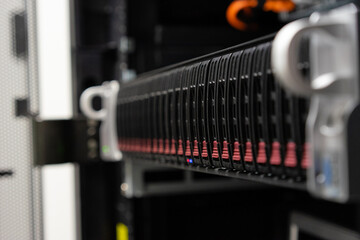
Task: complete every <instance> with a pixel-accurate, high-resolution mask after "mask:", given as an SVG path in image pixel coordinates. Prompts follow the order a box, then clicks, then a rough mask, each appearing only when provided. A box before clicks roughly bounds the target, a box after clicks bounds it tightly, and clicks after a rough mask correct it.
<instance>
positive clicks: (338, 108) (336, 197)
mask: <svg viewBox="0 0 360 240" xmlns="http://www.w3.org/2000/svg"><path fill="white" fill-rule="evenodd" d="M305 36H306V37H309V39H310V80H308V79H305V78H304V77H303V76H302V75H301V73H300V72H299V70H298V68H297V64H298V59H299V49H300V43H301V39H302V38H303V37H305ZM358 45H359V40H358V9H357V7H356V6H355V5H353V4H348V5H346V6H343V7H340V8H337V9H334V10H331V11H329V12H323V13H313V14H312V15H311V16H310V18H308V19H307V18H306V19H300V20H297V21H294V22H292V23H290V24H288V25H286V26H285V27H284V28H282V29H281V30H280V32H279V33H278V34H277V36H276V37H275V40H274V42H273V48H272V59H271V61H272V65H273V71H274V74H275V77H276V79H277V80H278V81H279V82H280V83H281V84H282V85H283V86H284V87H285V88H286V89H288V90H289V91H291V92H292V93H294V94H296V95H302V96H305V97H308V98H310V111H309V115H308V119H307V123H306V138H307V139H306V141H307V142H308V143H310V166H309V169H308V171H307V178H308V181H307V187H308V190H309V191H310V192H311V193H312V194H313V195H316V196H319V197H322V198H325V199H329V200H333V201H338V202H346V201H348V200H349V156H348V148H347V146H348V142H347V139H348V137H347V136H348V134H347V131H348V129H347V123H348V119H349V116H350V114H351V113H352V112H353V110H354V109H355V107H356V106H357V104H358V103H359V76H358V75H359V74H358V66H359V60H358Z"/></svg>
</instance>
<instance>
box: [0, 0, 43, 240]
mask: <svg viewBox="0 0 360 240" xmlns="http://www.w3.org/2000/svg"><path fill="white" fill-rule="evenodd" d="M26 4H27V5H28V6H32V5H33V4H34V2H30V1H29V2H26V1H24V0H1V1H0V6H1V7H0V33H1V34H0V81H1V88H0V109H1V111H0V154H1V155H0V171H2V172H3V173H4V172H5V173H6V172H8V173H9V174H7V175H6V174H5V175H3V176H1V177H0V239H9V240H10V239H41V230H40V229H41V228H40V225H41V224H40V222H41V221H40V220H41V217H40V216H41V214H40V213H41V211H40V209H41V208H40V207H39V206H40V204H41V202H40V201H39V199H40V198H39V196H40V195H39V193H40V184H39V183H40V178H39V176H40V175H39V172H38V170H36V169H34V168H33V167H32V162H33V160H32V157H33V153H32V131H31V129H32V128H31V120H30V119H29V118H27V117H17V116H16V104H15V102H16V100H17V99H18V100H19V99H26V98H28V97H29V84H28V83H29V81H35V79H34V74H33V73H32V72H34V71H33V69H35V65H36V63H35V62H34V59H35V58H34V56H33V55H31V54H32V52H33V51H34V49H33V46H34V39H33V36H34V35H33V31H34V29H30V31H31V34H30V39H31V43H30V50H31V51H30V58H29V54H27V53H26V52H25V53H23V54H16V49H15V45H16V44H15V33H14V26H15V22H14V19H15V18H14V16H15V15H16V14H18V15H19V16H24V17H25V19H26V15H25V10H26ZM32 14H33V12H29V15H31V16H32V17H33V15H32ZM32 19H33V18H31V19H30V21H32ZM26 24H27V23H26V22H25V25H26ZM24 34H25V36H27V37H29V36H28V33H27V32H26V31H25V33H24ZM29 59H32V61H29ZM29 63H31V64H30V65H29ZM29 66H30V68H29ZM35 104H36V102H35ZM11 172H12V175H11Z"/></svg>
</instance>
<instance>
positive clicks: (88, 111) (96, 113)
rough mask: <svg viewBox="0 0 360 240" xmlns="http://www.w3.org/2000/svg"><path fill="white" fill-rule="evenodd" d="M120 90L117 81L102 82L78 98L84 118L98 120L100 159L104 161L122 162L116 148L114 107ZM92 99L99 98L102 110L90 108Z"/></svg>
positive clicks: (120, 154)
mask: <svg viewBox="0 0 360 240" xmlns="http://www.w3.org/2000/svg"><path fill="white" fill-rule="evenodd" d="M119 90H120V84H119V82H118V81H115V80H114V81H111V82H104V83H103V84H102V85H101V86H96V87H90V88H88V89H86V90H85V91H84V92H83V93H82V94H81V97H80V109H81V111H82V112H83V113H84V114H85V116H86V117H88V118H90V119H93V120H100V121H101V126H100V157H101V158H102V159H103V160H105V161H119V160H122V153H121V151H120V150H119V148H118V144H117V142H118V139H117V122H116V106H117V98H118V94H119ZM94 97H101V100H102V108H101V109H100V110H95V109H94V108H93V106H92V101H93V99H94Z"/></svg>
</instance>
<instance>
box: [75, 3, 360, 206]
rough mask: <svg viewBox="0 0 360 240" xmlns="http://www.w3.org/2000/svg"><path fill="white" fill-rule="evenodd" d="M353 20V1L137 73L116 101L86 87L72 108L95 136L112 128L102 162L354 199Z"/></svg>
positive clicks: (113, 91)
mask: <svg viewBox="0 0 360 240" xmlns="http://www.w3.org/2000/svg"><path fill="white" fill-rule="evenodd" d="M357 23H358V9H357V7H356V6H355V5H354V4H348V5H345V6H342V7H338V8H336V9H332V10H327V11H324V12H315V13H314V14H312V15H311V16H310V17H309V18H305V19H300V20H296V21H294V22H292V23H290V24H288V25H286V26H285V27H284V28H282V29H281V30H280V31H279V32H278V33H277V34H276V36H275V35H270V36H267V37H263V38H260V39H257V40H254V41H251V42H248V43H245V44H241V45H238V46H235V47H232V48H229V49H226V50H223V51H219V52H216V53H213V54H209V55H206V56H203V57H200V58H196V59H193V60H190V61H186V62H183V63H180V64H175V65H172V66H169V67H165V68H162V69H160V70H156V71H153V72H149V73H145V74H142V75H140V76H139V77H138V78H137V79H136V80H134V81H132V82H129V83H126V84H123V85H122V86H121V90H120V93H119V95H118V98H116V94H117V91H116V89H117V88H118V83H117V82H116V81H113V82H111V83H107V84H105V87H98V88H96V87H95V88H90V89H88V90H87V91H86V92H85V93H84V95H83V97H82V100H81V102H82V104H81V105H82V106H83V110H84V112H85V114H87V115H88V116H90V117H93V118H97V119H102V120H103V121H104V122H105V123H104V124H103V125H104V126H107V127H104V129H105V130H104V132H106V131H107V132H111V134H112V135H113V134H114V133H115V131H116V130H115V129H117V141H110V142H111V144H112V145H111V146H110V145H109V146H108V145H106V144H105V145H104V146H103V152H102V156H103V157H104V158H108V159H112V160H116V159H119V158H118V157H116V155H119V153H120V152H123V153H124V156H125V158H129V159H139V158H140V159H146V160H152V161H155V162H157V163H161V164H165V165H173V166H176V167H180V168H187V169H194V170H199V171H205V172H211V173H216V174H223V175H231V176H238V177H242V178H247V179H252V180H259V181H262V182H268V183H275V182H277V183H278V184H281V185H286V186H288V187H299V186H300V187H301V186H304V185H305V184H304V183H306V185H307V188H308V189H309V190H310V191H311V192H312V193H313V194H315V195H318V196H320V197H323V198H326V199H332V200H336V201H341V202H344V201H347V200H349V199H350V197H356V196H358V193H359V191H358V189H357V188H356V182H357V180H358V179H357V176H358V174H357V169H359V167H360V166H358V163H357V162H358V161H357V157H358V156H359V152H358V149H359V148H358V147H356V145H357V143H358V142H359V141H358V138H359V137H358V135H359V134H357V133H358V132H359V131H358V124H356V121H357V119H358V118H359V116H358V114H359V113H358V110H357V109H358V107H357V106H358V99H359V98H358V95H359V94H358V92H359V91H358V88H359V86H358V81H359V77H358V76H359V74H358V55H359V53H358V49H359V48H358V43H359V41H358V34H357V32H358V30H357V26H358V24H357ZM105 88H107V89H108V91H107V93H106V91H105V90H104V89H105ZM110 93H111V94H110ZM96 95H100V96H102V97H103V99H104V103H105V104H104V108H103V109H102V110H101V111H99V112H94V111H93V110H91V105H90V103H91V99H92V98H93V97H94V96H96ZM110 102H112V103H114V102H116V104H110ZM115 105H116V106H115ZM115 112H116V114H117V116H116V117H115V116H114V113H115ZM106 113H108V114H112V116H111V117H109V116H110V115H109V116H108V117H107V116H106V115H107V114H106ZM106 136H107V134H103V136H102V137H103V138H104V141H103V142H106V141H107V143H108V144H110V143H109V138H107V137H106ZM111 137H112V138H113V137H114V136H111ZM112 153H115V154H112ZM114 156H115V157H114Z"/></svg>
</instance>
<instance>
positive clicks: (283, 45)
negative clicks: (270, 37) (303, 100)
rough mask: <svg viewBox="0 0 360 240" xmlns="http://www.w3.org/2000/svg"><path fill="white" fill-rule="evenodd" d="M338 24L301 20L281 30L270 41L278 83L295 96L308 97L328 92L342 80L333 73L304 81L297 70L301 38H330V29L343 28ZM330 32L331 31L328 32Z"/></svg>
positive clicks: (272, 60)
mask: <svg viewBox="0 0 360 240" xmlns="http://www.w3.org/2000/svg"><path fill="white" fill-rule="evenodd" d="M343 25H344V24H343V23H339V22H334V21H330V22H326V23H317V22H316V21H315V22H313V21H309V20H308V19H300V20H297V21H295V22H292V23H290V24H288V25H286V26H285V27H283V28H282V29H281V30H280V31H279V33H278V34H277V35H276V37H275V40H274V42H273V47H272V54H271V63H272V68H273V71H274V75H275V76H276V78H277V80H278V81H279V82H280V83H281V84H282V85H283V86H284V87H285V88H287V89H289V90H290V91H292V92H293V93H295V94H298V95H303V96H309V95H312V94H313V93H320V92H321V91H322V90H325V89H327V90H329V88H330V87H331V86H332V85H334V83H335V82H336V81H337V80H341V79H343V78H344V77H342V76H339V75H338V74H337V73H335V72H329V73H326V74H322V75H320V76H318V77H317V78H315V79H313V80H312V81H310V82H309V81H306V79H304V77H303V76H302V75H301V74H300V72H299V70H298V67H297V65H298V61H299V49H300V43H301V39H302V38H303V36H304V35H306V34H310V33H312V32H317V33H320V32H321V33H322V34H324V35H328V36H329V37H331V33H330V32H331V30H332V29H334V28H337V27H341V26H343ZM328 31H330V32H328Z"/></svg>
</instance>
